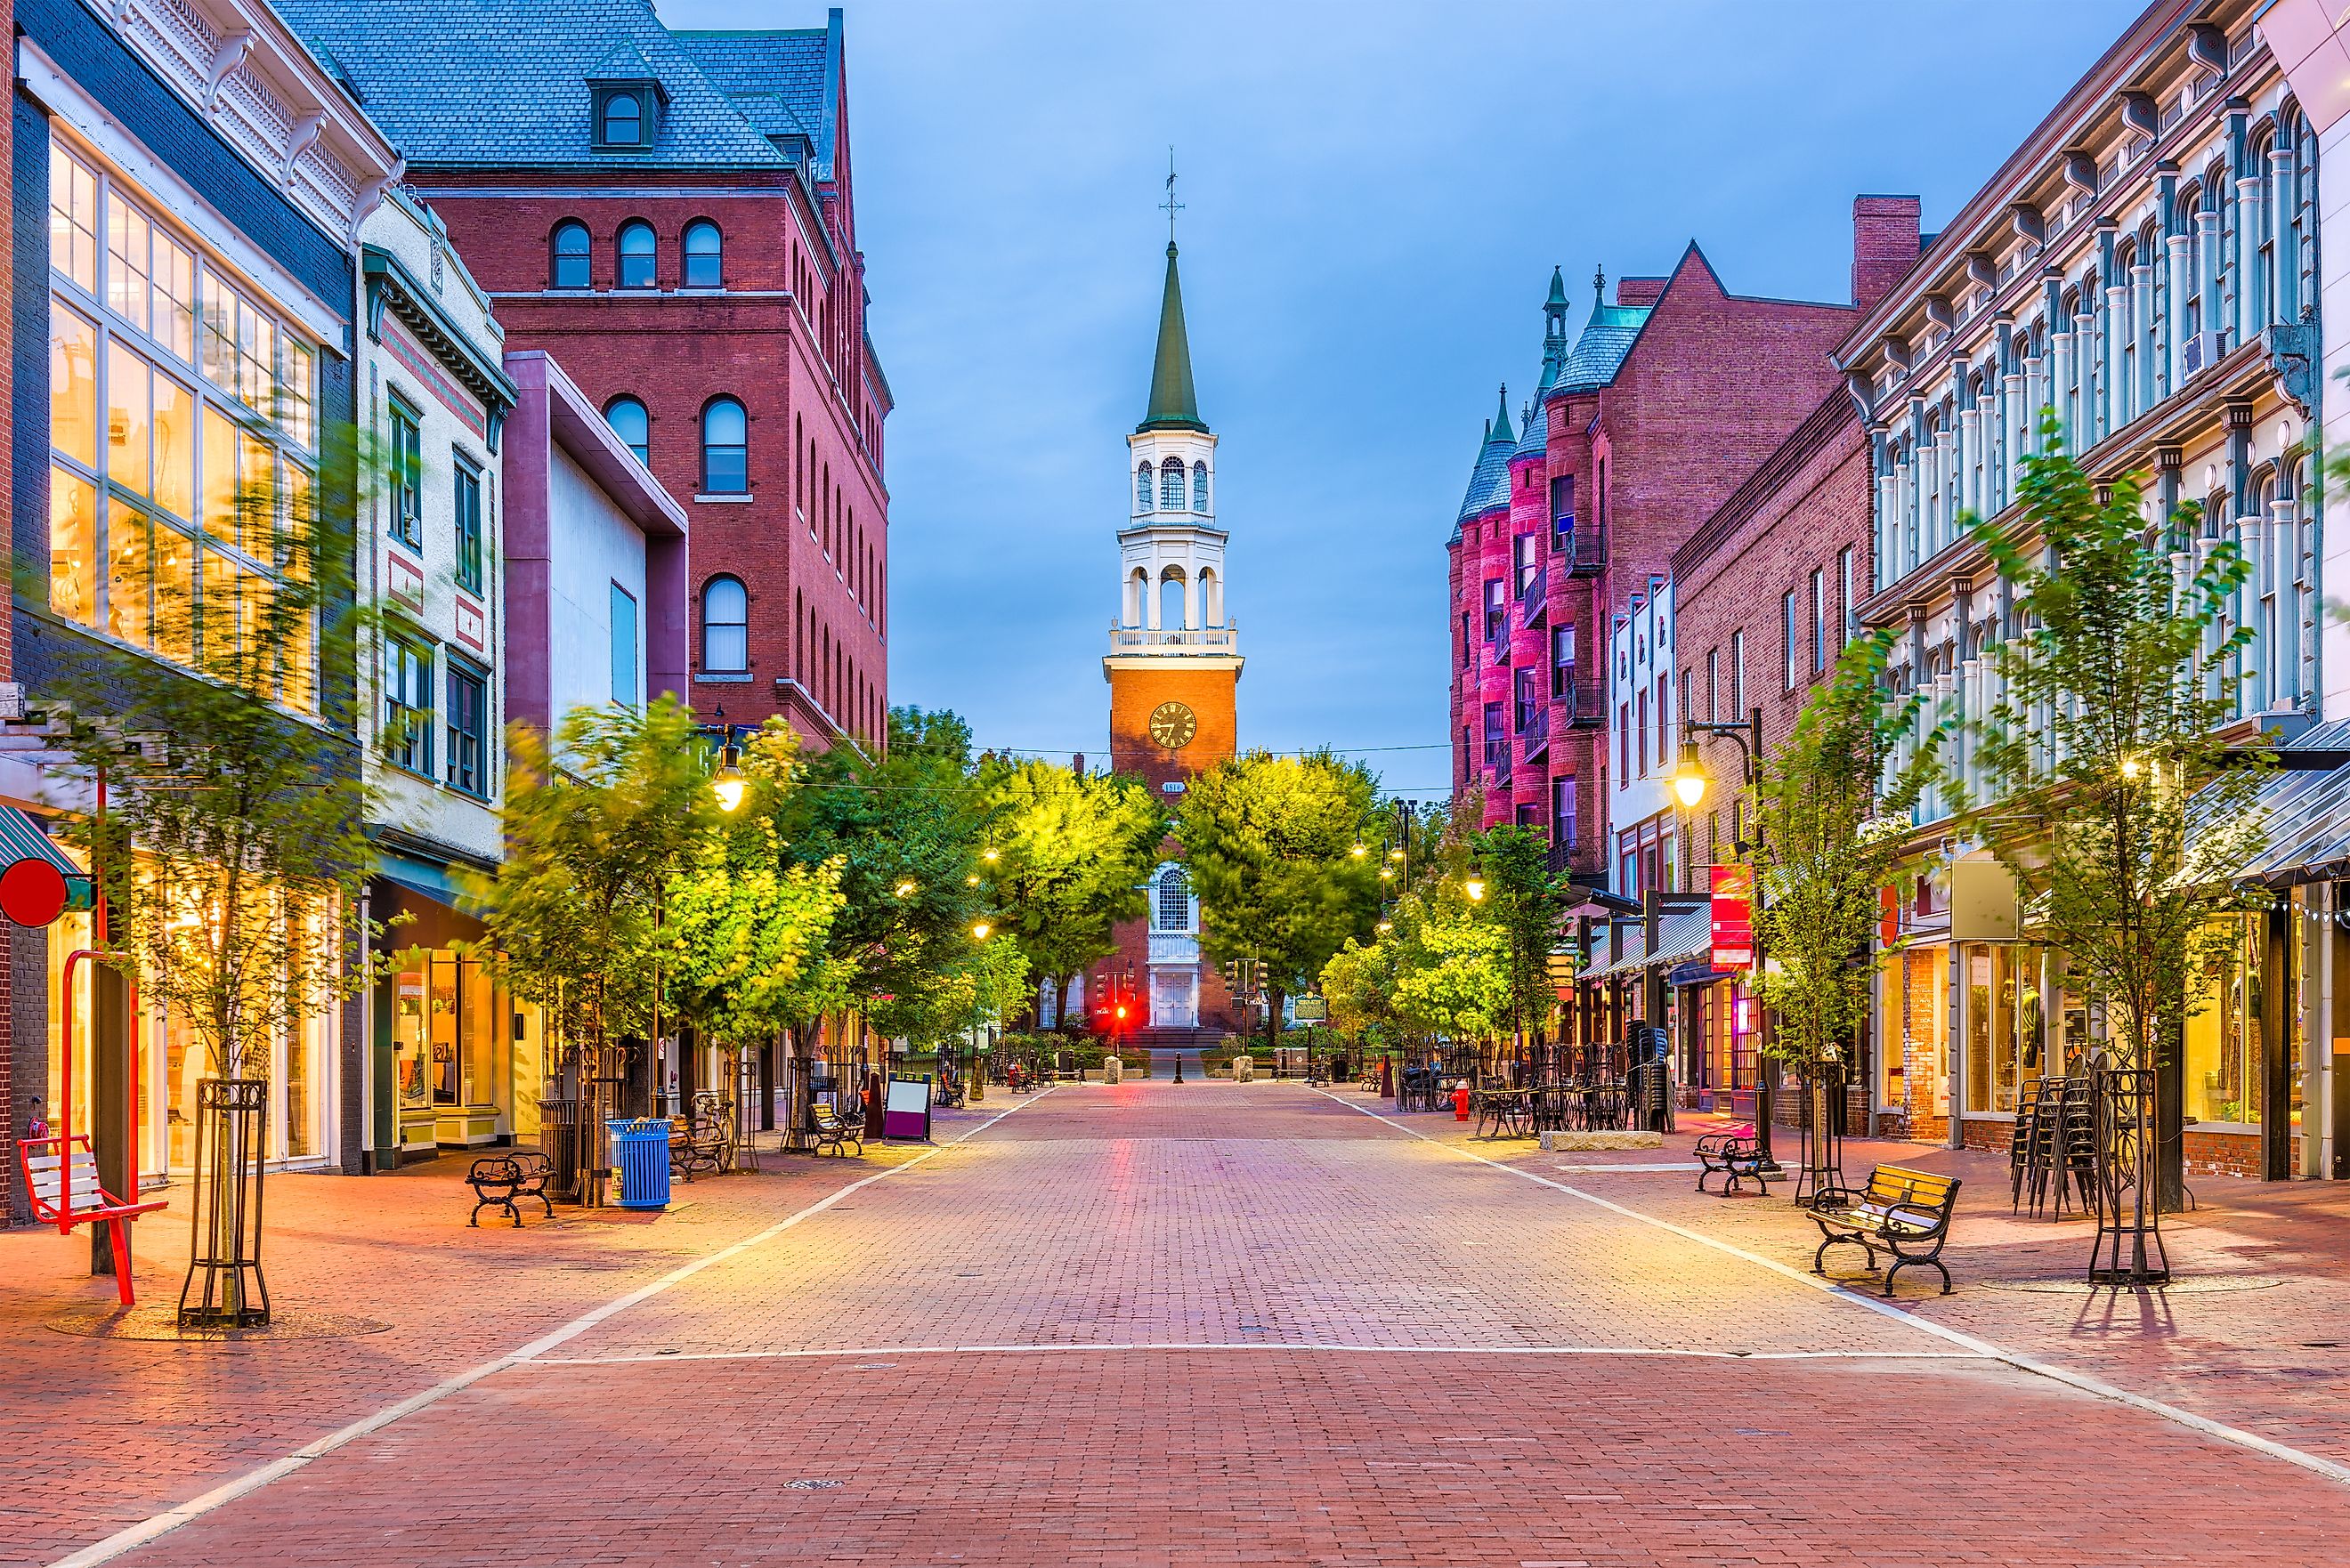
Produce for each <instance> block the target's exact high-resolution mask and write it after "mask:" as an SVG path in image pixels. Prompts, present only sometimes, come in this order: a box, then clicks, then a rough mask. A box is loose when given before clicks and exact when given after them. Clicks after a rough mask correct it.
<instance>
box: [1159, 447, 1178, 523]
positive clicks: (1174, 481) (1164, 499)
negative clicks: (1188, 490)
mask: <svg viewBox="0 0 2350 1568" xmlns="http://www.w3.org/2000/svg"><path fill="white" fill-rule="evenodd" d="M1159 510H1160V511H1161V512H1180V511H1182V510H1183V460H1182V459H1181V458H1180V457H1170V458H1169V459H1168V460H1167V461H1166V462H1162V463H1160V464H1159Z"/></svg>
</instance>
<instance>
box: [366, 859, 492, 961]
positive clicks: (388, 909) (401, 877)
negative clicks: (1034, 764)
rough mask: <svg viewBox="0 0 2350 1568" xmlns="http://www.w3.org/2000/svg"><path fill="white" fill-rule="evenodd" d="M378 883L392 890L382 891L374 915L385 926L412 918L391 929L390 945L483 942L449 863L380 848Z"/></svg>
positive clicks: (386, 938)
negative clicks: (401, 917)
mask: <svg viewBox="0 0 2350 1568" xmlns="http://www.w3.org/2000/svg"><path fill="white" fill-rule="evenodd" d="M375 878H376V880H377V881H378V882H380V883H384V884H389V886H387V887H384V888H380V889H379V896H378V898H377V899H376V908H374V909H371V910H369V914H370V916H371V917H372V918H373V919H378V920H384V921H389V920H390V919H391V917H392V916H394V915H399V914H405V915H407V916H408V919H406V920H405V921H403V922H401V923H400V924H399V925H398V926H396V927H390V928H388V929H387V930H386V932H385V934H384V938H383V940H384V942H385V945H386V946H388V947H390V948H394V949H398V948H407V947H423V948H441V947H446V946H448V945H449V944H450V943H451V942H452V941H475V940H479V939H480V938H481V935H482V931H483V927H482V922H481V921H480V920H479V919H476V918H474V915H473V911H472V910H471V909H468V908H467V907H466V899H465V895H464V894H463V891H462V890H460V889H459V888H458V886H457V882H456V878H455V877H453V876H452V875H451V867H450V866H449V865H448V863H447V862H445V861H440V860H433V859H431V858H429V857H424V856H421V855H411V854H409V853H408V852H406V851H405V850H401V849H396V848H394V847H392V846H390V845H388V844H378V845H377V846H375Z"/></svg>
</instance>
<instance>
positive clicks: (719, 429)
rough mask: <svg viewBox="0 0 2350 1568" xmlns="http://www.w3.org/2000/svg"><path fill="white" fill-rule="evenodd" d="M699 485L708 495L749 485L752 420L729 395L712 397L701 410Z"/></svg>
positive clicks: (729, 492) (737, 491)
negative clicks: (700, 484) (700, 475)
mask: <svg viewBox="0 0 2350 1568" xmlns="http://www.w3.org/2000/svg"><path fill="white" fill-rule="evenodd" d="M750 488H751V421H749V420H748V419H746V418H745V417H744V416H743V405H742V404H740V403H738V402H736V401H735V400H733V399H732V398H712V400H710V402H709V404H708V406H706V407H705V408H703V410H702V491H703V493H705V494H710V495H740V494H742V493H743V492H744V491H746V490H748V489H750Z"/></svg>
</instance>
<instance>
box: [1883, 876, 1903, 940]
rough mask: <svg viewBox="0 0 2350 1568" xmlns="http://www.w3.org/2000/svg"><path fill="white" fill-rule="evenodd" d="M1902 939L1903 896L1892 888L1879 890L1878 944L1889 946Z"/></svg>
mask: <svg viewBox="0 0 2350 1568" xmlns="http://www.w3.org/2000/svg"><path fill="white" fill-rule="evenodd" d="M1899 940H1901V896H1900V895H1899V894H1898V893H1896V892H1895V891H1894V890H1893V889H1892V888H1878V889H1877V946H1879V947H1884V948H1889V947H1891V946H1892V945H1893V944H1894V943H1896V942H1898V941H1899Z"/></svg>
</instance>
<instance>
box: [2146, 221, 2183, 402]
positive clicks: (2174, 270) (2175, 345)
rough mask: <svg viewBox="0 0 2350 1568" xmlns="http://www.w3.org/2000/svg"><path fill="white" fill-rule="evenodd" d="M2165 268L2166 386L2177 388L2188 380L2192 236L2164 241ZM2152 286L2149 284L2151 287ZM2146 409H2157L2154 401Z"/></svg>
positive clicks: (2149, 400)
mask: <svg viewBox="0 0 2350 1568" xmlns="http://www.w3.org/2000/svg"><path fill="white" fill-rule="evenodd" d="M2162 244H2163V250H2164V252H2165V257H2164V263H2163V265H2165V266H2167V267H2168V268H2169V275H2168V282H2169V286H2168V288H2165V289H2164V290H2163V291H2162V292H2163V333H2164V336H2165V337H2168V339H2169V348H2170V352H2169V354H2168V356H2167V357H2166V358H2165V359H2164V364H2165V366H2166V367H2167V369H2168V380H2167V382H2166V383H2164V384H2165V385H2166V386H2168V387H2170V388H2177V387H2179V386H2182V385H2184V384H2185V382H2186V380H2187V300H2188V296H2189V294H2190V292H2191V291H2192V289H2193V286H2194V279H2195V265H2194V258H2193V254H2192V248H2193V246H2194V244H2195V241H2194V237H2193V236H2192V235H2189V234H2171V235H2169V236H2168V237H2167V238H2165V239H2164V241H2163V242H2162ZM2151 286H2152V285H2151V284H2150V283H2149V285H2148V287H2151ZM2153 406H2154V400H2153V398H2151V397H2149V398H2148V399H2147V407H2148V408H2151V407H2153Z"/></svg>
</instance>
